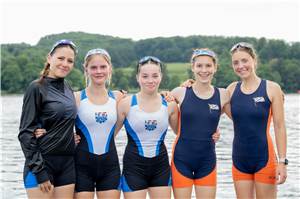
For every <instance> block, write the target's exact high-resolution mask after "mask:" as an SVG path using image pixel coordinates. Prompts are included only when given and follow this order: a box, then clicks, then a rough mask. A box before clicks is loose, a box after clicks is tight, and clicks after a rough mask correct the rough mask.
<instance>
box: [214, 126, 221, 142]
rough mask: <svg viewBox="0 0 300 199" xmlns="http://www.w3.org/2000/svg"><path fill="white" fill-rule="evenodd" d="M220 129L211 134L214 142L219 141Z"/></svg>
mask: <svg viewBox="0 0 300 199" xmlns="http://www.w3.org/2000/svg"><path fill="white" fill-rule="evenodd" d="M220 135H221V134H220V131H219V129H217V131H216V132H215V133H214V134H213V135H212V139H213V140H214V142H215V143H216V142H217V141H219V139H220Z"/></svg>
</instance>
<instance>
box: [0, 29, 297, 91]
mask: <svg viewBox="0 0 300 199" xmlns="http://www.w3.org/2000/svg"><path fill="white" fill-rule="evenodd" d="M60 39H70V40H72V41H73V42H74V43H75V44H76V45H77V46H78V50H79V54H78V56H77V58H76V63H75V66H76V67H75V70H74V71H73V72H72V74H71V75H70V77H68V79H69V80H70V82H71V84H72V86H73V87H74V88H75V89H80V88H82V87H83V86H84V80H83V75H82V72H81V71H82V62H83V58H84V56H85V53H86V52H87V51H88V50H89V49H92V48H104V49H106V50H107V51H108V52H109V53H110V55H111V57H112V62H113V65H114V69H116V68H119V69H118V70H119V71H118V72H117V74H118V75H116V77H114V76H113V84H112V87H115V88H123V87H124V86H125V87H127V88H134V87H136V84H134V83H133V82H134V81H135V79H133V80H131V79H129V80H127V81H125V80H124V81H123V82H121V83H116V82H118V81H114V78H120V76H121V75H122V68H126V67H133V66H134V65H135V64H136V62H137V60H138V59H139V58H141V57H143V56H145V55H153V56H157V57H158V58H160V59H161V60H162V61H163V62H166V63H174V64H175V63H178V62H179V63H188V62H189V59H190V56H191V53H192V49H194V48H203V47H208V48H210V49H212V50H214V51H215V52H216V53H217V55H218V58H219V65H220V66H219V71H218V73H217V74H216V76H215V80H214V83H215V84H216V85H217V86H222V87H225V86H227V85H228V84H229V83H230V82H231V81H234V80H236V79H237V78H236V76H235V75H234V74H233V72H232V69H231V63H230V62H231V60H230V54H229V50H230V48H231V46H232V45H233V44H235V43H237V42H240V41H246V42H249V43H252V44H253V45H254V47H255V48H256V50H257V53H258V55H259V61H260V64H259V68H258V73H259V74H260V75H261V76H262V77H263V78H267V79H270V80H274V81H276V82H278V83H279V84H280V85H281V86H282V87H283V89H284V90H285V91H288V92H296V91H297V90H299V89H300V80H299V79H300V78H299V76H300V43H299V42H295V43H287V42H285V41H283V40H269V39H266V38H259V39H257V38H253V37H217V36H201V35H195V36H189V37H179V36H177V37H167V38H163V37H157V38H151V39H143V40H139V41H133V40H132V39H126V38H120V37H112V36H109V35H100V34H89V33H84V32H67V33H61V34H52V35H47V36H45V37H42V38H41V39H40V40H39V42H38V43H37V45H34V46H31V45H29V44H26V43H20V44H2V45H1V66H2V73H1V79H2V81H1V89H2V92H5V93H6V92H7V93H15V92H23V91H24V89H25V88H26V86H27V85H28V83H29V82H30V81H32V80H33V79H35V78H37V77H38V74H39V71H40V70H41V69H42V67H43V63H44V61H45V59H44V58H45V56H46V55H47V53H48V52H49V50H50V48H51V46H52V45H53V44H54V43H55V42H56V41H58V40H60ZM175 65H176V64H175ZM185 67H186V66H185ZM170 68H171V70H172V68H174V69H175V68H177V69H178V66H176V67H167V70H166V73H167V76H168V78H166V81H169V82H165V83H164V84H163V85H164V87H165V88H172V87H174V85H173V84H171V82H172V80H171V79H172V76H174V75H176V71H175V72H171V71H170V73H169V74H168V70H170ZM187 68H188V67H187ZM187 73H188V72H187ZM125 74H127V75H128V72H124V75H125ZM188 74H189V75H190V73H188ZM165 76H166V75H165ZM177 76H178V77H179V78H181V77H182V78H183V77H185V76H184V75H182V74H178V72H177ZM132 77H133V76H130V77H128V78H132ZM173 80H174V78H173ZM180 81H181V79H180ZM126 82H128V85H125V84H126ZM119 84H121V85H119ZM134 85H135V86H134Z"/></svg>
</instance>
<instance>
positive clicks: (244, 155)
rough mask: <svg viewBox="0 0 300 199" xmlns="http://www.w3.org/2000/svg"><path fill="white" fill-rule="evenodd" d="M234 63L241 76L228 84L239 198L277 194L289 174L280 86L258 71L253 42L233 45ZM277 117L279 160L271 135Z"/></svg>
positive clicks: (236, 187)
mask: <svg viewBox="0 0 300 199" xmlns="http://www.w3.org/2000/svg"><path fill="white" fill-rule="evenodd" d="M231 55H232V66H233V69H234V72H235V73H236V75H238V76H239V77H240V79H241V81H239V82H234V83H232V84H230V85H229V86H228V88H227V89H228V91H229V93H230V97H231V100H230V104H228V105H226V108H225V110H226V113H227V114H228V115H229V117H231V118H232V120H233V124H234V140H233V151H232V160H233V167H232V175H233V180H234V185H235V190H236V194H237V198H254V197H255V195H256V197H257V198H276V183H277V184H281V183H284V182H285V180H286V177H287V174H286V165H287V164H288V161H287V159H286V130H285V123H284V110H283V93H282V91H281V88H280V86H279V85H278V84H277V83H275V82H272V81H268V80H264V79H261V78H259V77H258V76H257V75H256V67H257V55H256V53H255V50H254V48H253V47H252V45H251V44H249V43H245V42H241V43H238V44H236V45H234V46H233V47H232V49H231ZM272 118H273V123H274V131H275V137H276V145H277V152H278V156H279V163H278V164H277V159H276V154H275V151H274V147H273V144H272V140H271V137H270V135H269V130H270V122H271V119H272Z"/></svg>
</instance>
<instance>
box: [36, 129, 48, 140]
mask: <svg viewBox="0 0 300 199" xmlns="http://www.w3.org/2000/svg"><path fill="white" fill-rule="evenodd" d="M46 133H47V131H46V129H35V131H34V132H33V134H34V136H35V137H36V138H39V137H41V136H43V135H44V134H46Z"/></svg>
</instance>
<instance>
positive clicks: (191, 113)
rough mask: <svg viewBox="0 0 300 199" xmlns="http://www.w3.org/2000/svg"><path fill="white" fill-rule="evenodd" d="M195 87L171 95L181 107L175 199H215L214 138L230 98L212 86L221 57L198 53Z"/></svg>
mask: <svg viewBox="0 0 300 199" xmlns="http://www.w3.org/2000/svg"><path fill="white" fill-rule="evenodd" d="M191 64H192V71H193V73H194V76H195V79H196V81H195V83H194V84H193V85H192V87H190V88H185V87H177V88H175V89H174V90H173V91H172V92H171V93H172V96H173V97H175V99H176V101H177V102H178V103H179V105H180V125H179V133H178V135H177V139H176V141H175V144H174V149H173V159H172V183H173V189H174V196H175V198H190V197H191V192H192V187H193V185H194V186H195V192H196V197H197V198H215V195H216V172H217V169H216V153H215V142H214V140H213V135H214V133H215V132H216V131H217V127H218V123H219V119H220V115H221V114H222V109H223V107H224V105H225V104H226V103H228V102H229V95H228V93H227V91H226V90H225V89H221V88H216V87H214V86H212V85H211V81H212V78H213V76H214V74H215V72H216V71H217V57H216V55H215V53H214V52H213V51H211V50H209V49H196V50H194V52H193V55H192V57H191Z"/></svg>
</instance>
